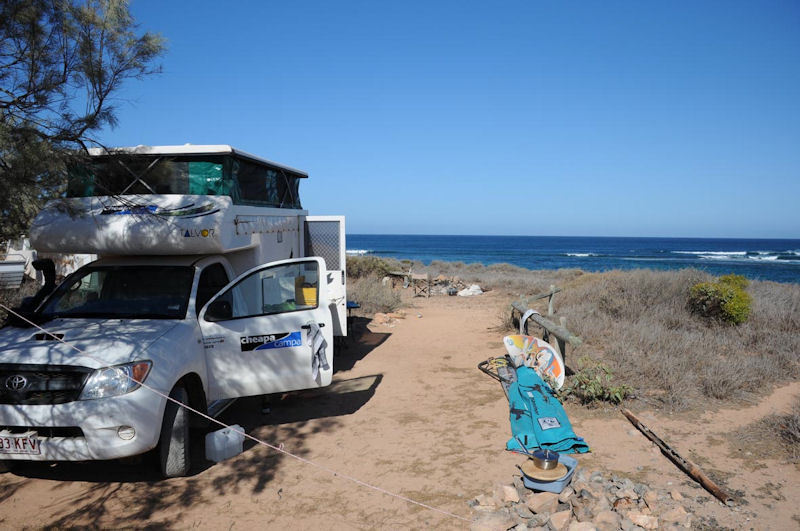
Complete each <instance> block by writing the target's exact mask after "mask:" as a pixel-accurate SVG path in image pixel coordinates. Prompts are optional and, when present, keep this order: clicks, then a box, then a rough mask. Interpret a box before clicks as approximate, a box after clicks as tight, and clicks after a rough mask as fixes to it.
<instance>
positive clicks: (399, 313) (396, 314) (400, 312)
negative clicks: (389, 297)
mask: <svg viewBox="0 0 800 531" xmlns="http://www.w3.org/2000/svg"><path fill="white" fill-rule="evenodd" d="M386 316H387V317H389V319H405V318H406V312H404V311H403V310H397V311H396V312H392V313H388V314H386ZM420 317H421V316H420Z"/></svg>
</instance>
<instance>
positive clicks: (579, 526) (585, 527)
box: [567, 522, 597, 531]
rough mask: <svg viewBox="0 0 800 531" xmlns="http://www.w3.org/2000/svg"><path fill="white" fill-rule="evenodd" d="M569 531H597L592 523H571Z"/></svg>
mask: <svg viewBox="0 0 800 531" xmlns="http://www.w3.org/2000/svg"><path fill="white" fill-rule="evenodd" d="M567 529H568V531H597V526H595V525H594V524H593V523H592V522H570V524H569V527H568V528H567Z"/></svg>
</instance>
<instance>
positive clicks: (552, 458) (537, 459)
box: [531, 450, 558, 470]
mask: <svg viewBox="0 0 800 531" xmlns="http://www.w3.org/2000/svg"><path fill="white" fill-rule="evenodd" d="M531 459H532V460H533V464H535V465H536V466H537V467H539V468H541V469H542V470H550V469H552V468H555V467H556V466H557V465H558V452H554V451H552V450H536V451H534V452H533V453H532V454H531Z"/></svg>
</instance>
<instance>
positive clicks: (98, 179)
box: [0, 145, 347, 476]
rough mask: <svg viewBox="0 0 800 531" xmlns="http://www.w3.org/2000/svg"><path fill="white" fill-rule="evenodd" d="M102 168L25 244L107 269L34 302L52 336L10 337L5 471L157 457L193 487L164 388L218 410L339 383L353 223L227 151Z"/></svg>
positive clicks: (36, 316) (106, 163) (16, 327)
mask: <svg viewBox="0 0 800 531" xmlns="http://www.w3.org/2000/svg"><path fill="white" fill-rule="evenodd" d="M91 155H92V158H91V164H89V165H88V166H85V167H80V168H72V169H71V171H70V178H69V184H68V188H67V198H66V199H62V200H58V201H54V202H52V203H50V204H48V206H46V207H45V208H44V209H43V210H42V211H41V212H40V213H39V215H38V216H37V217H36V219H35V220H34V222H33V225H32V226H31V230H30V238H31V242H32V244H33V246H34V247H35V248H36V249H37V250H38V251H42V252H58V253H93V254H97V255H98V256H99V259H98V260H96V261H94V262H92V263H90V264H87V265H86V266H84V267H82V268H80V269H79V270H77V271H75V272H74V273H72V274H71V275H69V276H68V277H67V278H66V279H65V280H64V281H63V282H62V283H61V284H60V285H59V286H58V287H55V284H54V281H53V279H52V276H53V274H52V272H51V273H50V276H51V278H50V279H49V280H48V282H47V283H46V284H45V287H44V288H43V290H44V292H41V293H39V294H37V296H36V297H34V300H28V301H26V302H25V303H24V304H23V308H24V310H23V311H22V312H21V313H23V315H24V317H25V318H26V319H27V320H30V321H33V322H34V323H36V324H37V325H38V326H40V327H42V328H43V329H44V330H46V332H42V331H41V330H40V329H38V328H36V327H34V326H32V325H30V324H29V323H27V322H26V319H21V318H13V317H12V318H11V319H10V321H11V322H12V324H10V325H8V326H5V327H4V328H3V329H2V330H0V459H2V460H41V461H58V460H65V461H84V460H99V459H114V458H120V457H126V456H133V455H138V454H142V453H145V452H148V451H150V450H153V449H155V453H156V454H157V455H158V458H159V459H158V461H159V463H160V467H161V471H162V473H163V474H164V475H165V476H178V475H185V474H186V473H187V472H188V469H189V455H188V449H189V427H190V423H194V422H195V421H197V420H198V417H197V416H196V415H192V414H191V413H189V412H187V411H186V410H185V409H183V408H180V407H178V406H176V405H175V404H174V403H173V402H170V401H168V400H167V399H165V398H164V396H161V395H160V394H158V393H156V392H153V390H155V391H158V392H159V393H163V395H166V396H170V397H172V398H174V399H176V400H178V401H179V402H182V403H186V404H189V405H190V406H191V407H192V408H195V409H198V410H200V411H203V412H206V411H208V412H210V413H211V414H214V412H215V411H218V408H219V407H220V405H221V404H224V403H225V402H226V400H229V399H232V398H236V397H242V396H253V395H261V394H268V393H276V392H282V391H290V390H296V389H307V388H313V387H321V386H326V385H328V384H329V383H330V381H331V376H332V372H333V337H334V335H346V333H347V330H346V323H347V319H346V294H345V279H346V276H345V240H344V218H343V217H341V216H325V217H312V216H308V214H307V212H306V211H305V210H303V208H302V206H301V204H300V197H299V195H298V191H299V182H300V180H301V179H304V178H306V177H307V175H306V174H305V173H304V172H301V171H298V170H295V169H293V168H289V167H287V166H283V165H279V164H275V163H273V162H270V161H267V160H264V159H261V158H259V157H255V156H253V155H250V154H248V153H244V152H242V151H238V150H236V149H233V148H231V147H230V146H216V145H214V146H194V145H185V146H158V147H137V148H123V149H120V150H114V152H113V153H110V152H106V151H101V150H93V151H92V152H91ZM48 292H49V293H48ZM137 382H142V383H143V384H144V386H142V385H139V383H137Z"/></svg>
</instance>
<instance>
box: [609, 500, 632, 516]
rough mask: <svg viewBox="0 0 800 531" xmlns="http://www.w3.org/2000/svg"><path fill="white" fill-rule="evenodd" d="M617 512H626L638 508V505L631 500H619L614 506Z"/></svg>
mask: <svg viewBox="0 0 800 531" xmlns="http://www.w3.org/2000/svg"><path fill="white" fill-rule="evenodd" d="M612 506H613V507H614V510H615V511H617V512H620V513H622V512H625V511H627V510H630V509H633V508H634V507H636V503H634V501H633V500H631V499H630V498H618V499H617V500H616V501H615V502H614V503H613V505H612Z"/></svg>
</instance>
